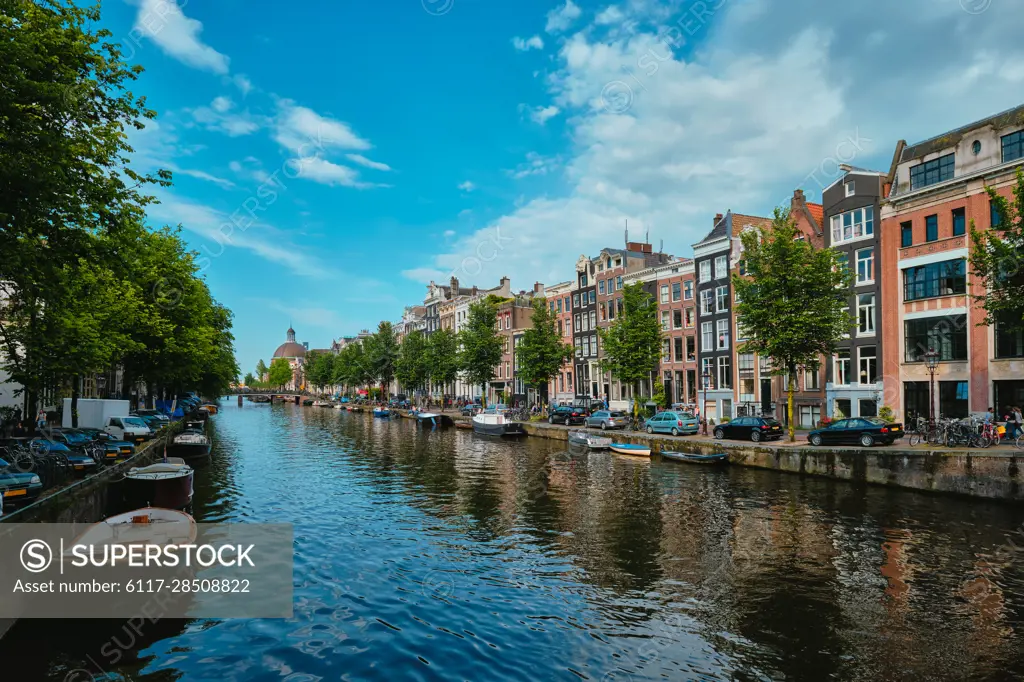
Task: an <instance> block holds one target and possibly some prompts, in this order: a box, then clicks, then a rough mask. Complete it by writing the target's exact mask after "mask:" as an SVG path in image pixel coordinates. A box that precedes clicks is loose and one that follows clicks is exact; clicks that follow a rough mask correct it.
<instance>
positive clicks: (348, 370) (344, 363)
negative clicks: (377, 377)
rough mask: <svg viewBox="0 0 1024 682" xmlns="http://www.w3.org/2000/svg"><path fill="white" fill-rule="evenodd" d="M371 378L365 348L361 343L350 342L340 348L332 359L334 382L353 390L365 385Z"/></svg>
mask: <svg viewBox="0 0 1024 682" xmlns="http://www.w3.org/2000/svg"><path fill="white" fill-rule="evenodd" d="M373 379H374V377H373V374H372V373H371V372H370V369H369V363H368V360H367V357H366V349H365V348H364V347H363V344H362V343H350V344H349V345H347V346H345V347H344V348H342V349H341V352H340V353H338V356H337V357H336V358H335V359H334V383H335V384H341V385H342V386H345V387H346V388H347V389H349V390H355V389H358V388H360V387H362V386H366V385H367V384H368V383H370V382H371V381H373Z"/></svg>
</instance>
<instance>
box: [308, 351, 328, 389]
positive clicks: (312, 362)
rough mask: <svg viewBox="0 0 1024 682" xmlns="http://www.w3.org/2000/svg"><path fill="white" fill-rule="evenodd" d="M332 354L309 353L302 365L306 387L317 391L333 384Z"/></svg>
mask: <svg viewBox="0 0 1024 682" xmlns="http://www.w3.org/2000/svg"><path fill="white" fill-rule="evenodd" d="M334 358H335V355H334V353H331V352H326V353H325V352H323V351H321V352H317V351H310V353H309V354H308V355H306V359H305V361H304V363H303V371H304V373H305V375H306V384H307V386H313V387H315V388H316V389H317V390H319V391H323V389H324V388H325V387H327V386H329V385H330V384H332V383H333V379H334Z"/></svg>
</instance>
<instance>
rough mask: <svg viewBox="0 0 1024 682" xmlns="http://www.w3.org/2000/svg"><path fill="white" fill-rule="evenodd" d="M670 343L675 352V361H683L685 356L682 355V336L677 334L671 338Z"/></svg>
mask: <svg viewBox="0 0 1024 682" xmlns="http://www.w3.org/2000/svg"><path fill="white" fill-rule="evenodd" d="M672 345H673V347H674V349H675V352H676V356H675V360H676V362H685V360H686V358H685V357H683V337H681V336H677V337H676V338H675V339H673V344H672Z"/></svg>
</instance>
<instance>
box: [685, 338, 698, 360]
mask: <svg viewBox="0 0 1024 682" xmlns="http://www.w3.org/2000/svg"><path fill="white" fill-rule="evenodd" d="M686 359H687V361H688V362H693V361H695V360H696V359H697V341H696V339H694V338H693V337H692V336H687V337H686Z"/></svg>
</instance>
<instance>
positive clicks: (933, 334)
mask: <svg viewBox="0 0 1024 682" xmlns="http://www.w3.org/2000/svg"><path fill="white" fill-rule="evenodd" d="M903 336H904V340H905V343H906V347H905V353H906V354H905V359H906V361H907V362H924V354H925V353H926V352H928V349H929V348H934V349H935V350H936V351H938V353H939V360H941V361H950V360H966V359H967V316H966V315H948V316H940V317H926V318H923V319H918V320H906V321H905V322H904V335H903Z"/></svg>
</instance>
